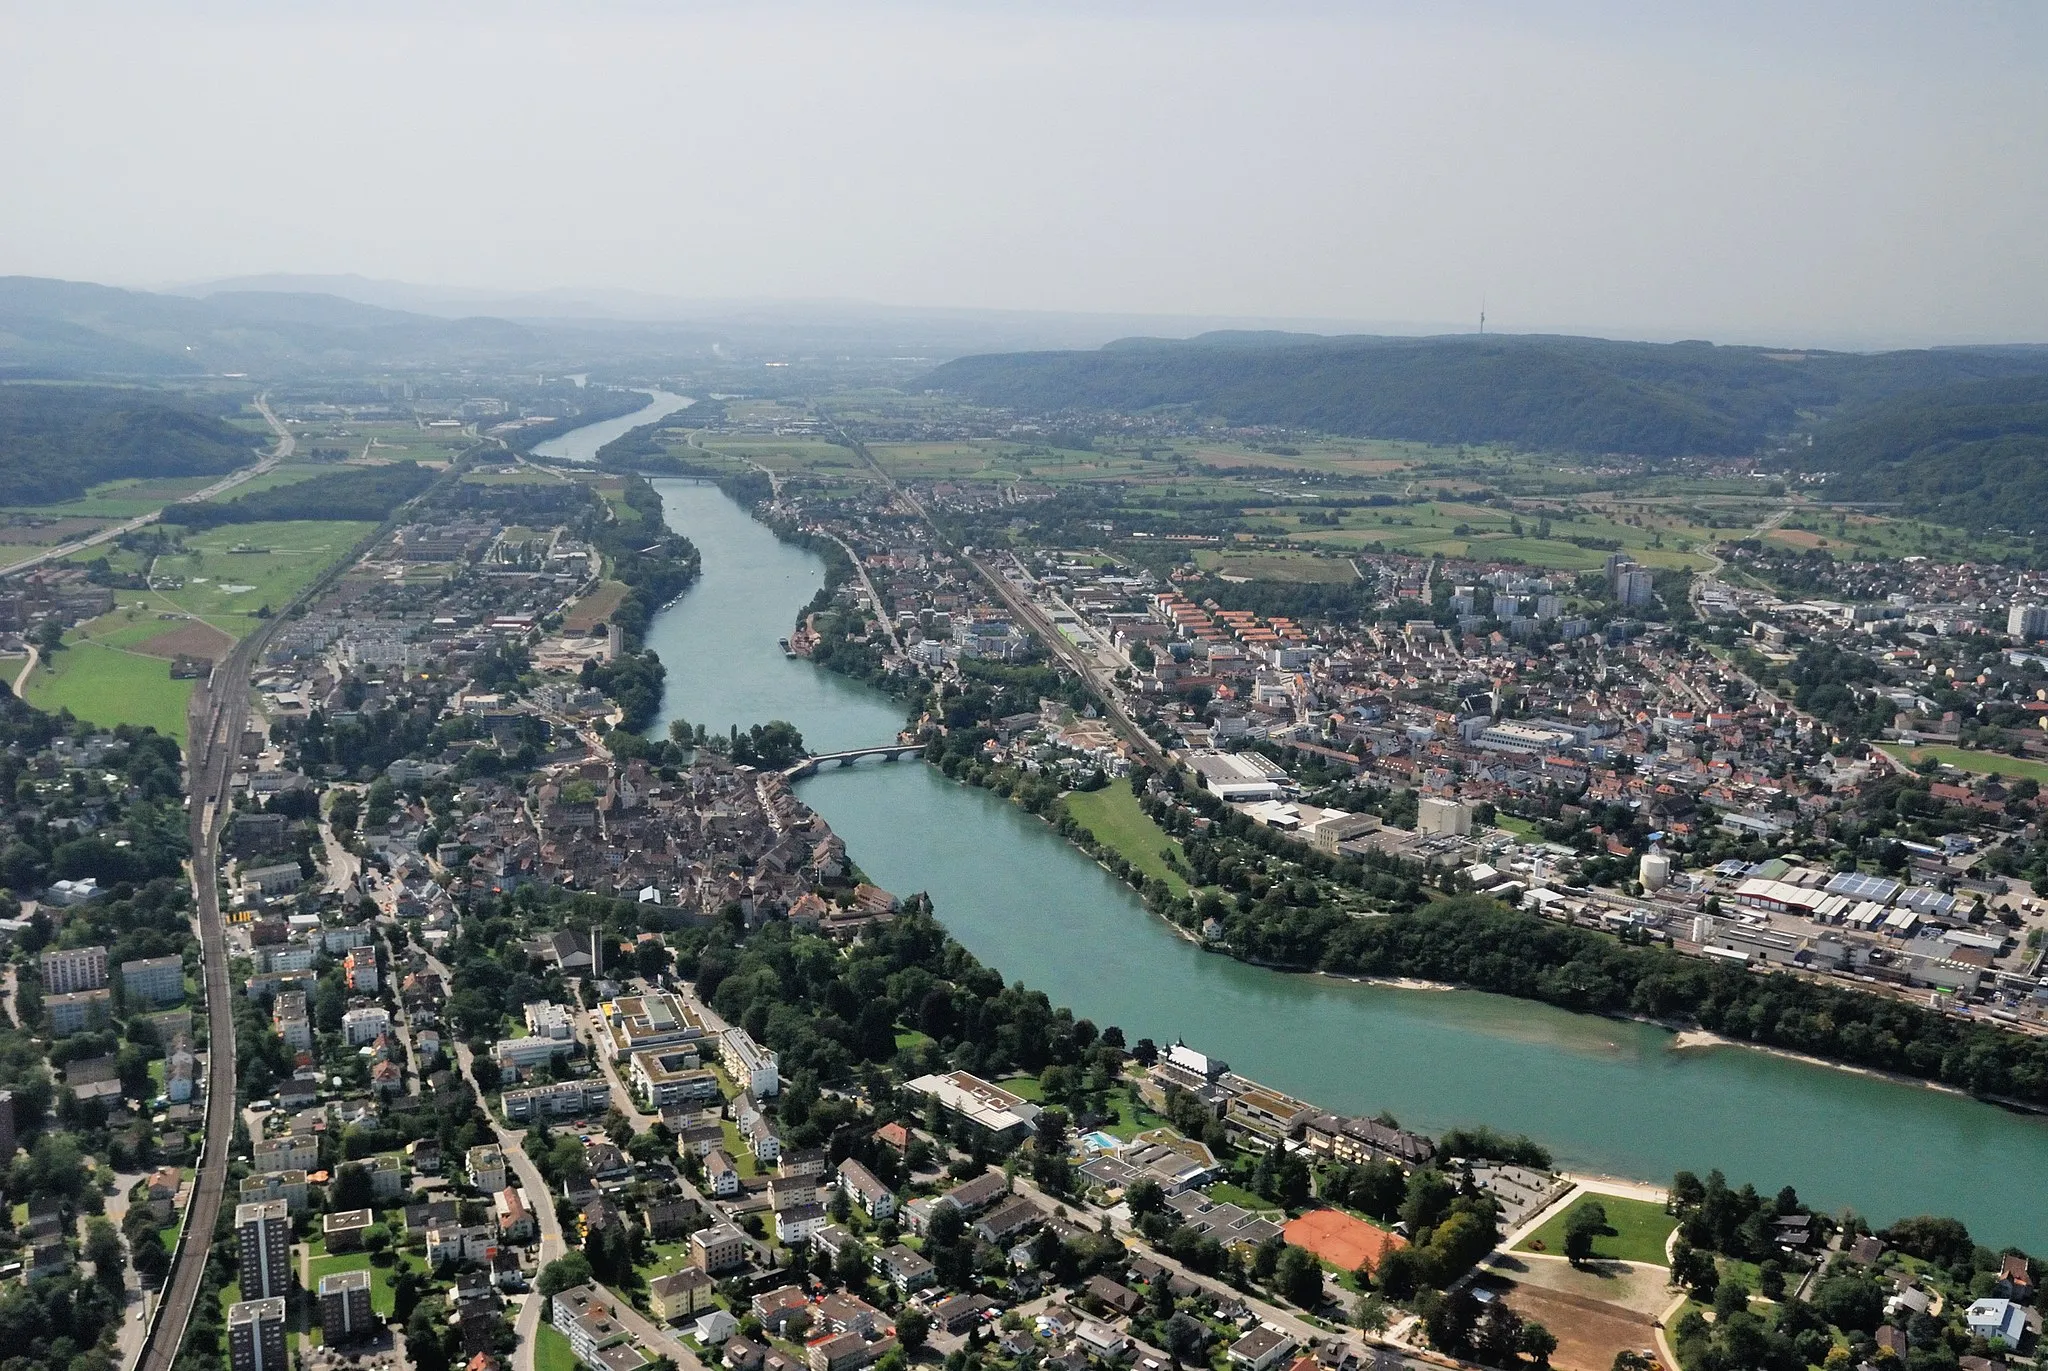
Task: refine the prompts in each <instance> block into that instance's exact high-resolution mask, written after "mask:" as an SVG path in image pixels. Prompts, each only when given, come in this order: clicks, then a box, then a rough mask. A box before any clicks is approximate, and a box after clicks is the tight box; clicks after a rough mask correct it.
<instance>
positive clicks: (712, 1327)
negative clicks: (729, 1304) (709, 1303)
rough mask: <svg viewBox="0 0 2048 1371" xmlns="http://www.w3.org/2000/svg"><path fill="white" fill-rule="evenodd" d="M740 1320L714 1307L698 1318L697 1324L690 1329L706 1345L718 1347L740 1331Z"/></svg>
mask: <svg viewBox="0 0 2048 1371" xmlns="http://www.w3.org/2000/svg"><path fill="white" fill-rule="evenodd" d="M739 1327H740V1321H739V1320H738V1319H736V1318H734V1317H733V1316H732V1315H730V1314H728V1313H726V1312H725V1311H724V1310H723V1309H713V1310H712V1311H711V1312H710V1313H708V1314H706V1315H704V1316H703V1317H702V1318H700V1319H698V1320H697V1326H696V1327H695V1328H693V1329H691V1330H690V1331H691V1332H693V1333H695V1334H696V1335H697V1341H698V1342H701V1343H703V1344H704V1345H705V1346H706V1347H716V1346H718V1344H720V1343H722V1342H724V1341H725V1340H726V1339H727V1338H729V1337H731V1336H732V1335H733V1334H734V1333H737V1332H738V1331H739Z"/></svg>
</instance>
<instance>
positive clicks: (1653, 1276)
mask: <svg viewBox="0 0 2048 1371" xmlns="http://www.w3.org/2000/svg"><path fill="white" fill-rule="evenodd" d="M1487 1266H1488V1268H1489V1269H1490V1270H1491V1271H1492V1272H1493V1273H1494V1274H1496V1275H1498V1276H1500V1277H1502V1278H1503V1279H1509V1280H1513V1281H1515V1282H1516V1283H1518V1284H1521V1285H1527V1286H1537V1287H1540V1288H1542V1289H1545V1290H1554V1291H1556V1292H1557V1293H1558V1294H1561V1295H1571V1296H1574V1297H1575V1298H1578V1299H1586V1300H1592V1301H1594V1302H1596V1303H1598V1304H1612V1305H1618V1306H1620V1307H1621V1308H1623V1309H1630V1310H1633V1311H1635V1312H1636V1313H1638V1314H1644V1315H1654V1314H1660V1313H1662V1312H1663V1311H1664V1309H1665V1307H1666V1306H1667V1305H1669V1304H1670V1303H1671V1300H1672V1291H1671V1285H1670V1281H1671V1272H1670V1271H1669V1270H1668V1269H1667V1268H1665V1267H1662V1266H1651V1265H1649V1264H1648V1263H1642V1262H1623V1261H1593V1262H1588V1263H1587V1264H1586V1265H1584V1266H1573V1265H1572V1264H1571V1263H1570V1262H1568V1261H1566V1260H1565V1259H1564V1258H1562V1257H1545V1256H1541V1255H1538V1254H1536V1253H1530V1252H1512V1253H1509V1254H1508V1255H1506V1256H1504V1257H1496V1258H1493V1259H1492V1260H1490V1261H1489V1262H1488V1263H1487Z"/></svg>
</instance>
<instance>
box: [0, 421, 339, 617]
mask: <svg viewBox="0 0 2048 1371" xmlns="http://www.w3.org/2000/svg"><path fill="white" fill-rule="evenodd" d="M269 398H270V397H269V396H267V395H259V396H257V397H256V409H257V411H258V412H259V413H260V414H262V415H263V419H264V422H266V423H268V424H269V425H270V427H271V430H272V431H273V432H274V433H276V434H277V443H276V445H275V446H274V447H272V448H271V449H270V452H269V454H268V455H266V456H265V457H263V458H262V459H261V460H260V461H258V462H257V463H256V465H254V466H248V467H243V468H242V469H241V470H240V471H235V472H230V473H229V474H228V475H226V476H223V477H221V478H220V479H219V480H218V481H215V482H214V483H213V484H212V485H210V486H208V487H207V488H206V489H204V490H200V491H194V492H193V493H192V494H190V495H187V496H186V497H185V498H184V499H182V500H179V501H176V502H175V503H177V504H181V505H189V504H195V503H197V502H198V501H200V500H211V499H212V498H213V497H214V496H216V495H222V494H225V493H227V492H228V491H230V490H233V489H234V488H235V487H236V486H238V485H241V484H242V483H243V482H245V481H250V480H254V479H255V478H256V477H258V476H261V475H262V474H263V473H264V472H266V471H270V470H273V469H274V468H275V467H276V466H277V464H278V463H279V462H282V461H283V460H284V459H285V458H287V457H289V456H291V455H292V453H293V451H294V450H296V449H297V447H298V443H299V440H298V439H296V438H294V437H292V435H291V433H290V431H289V430H287V429H286V428H285V426H284V424H283V423H282V422H280V421H279V419H278V417H277V416H276V415H275V414H273V413H271V412H270V404H269ZM165 508H166V509H168V508H170V506H168V505H166V506H165ZM163 517H164V511H163V510H161V509H157V510H151V511H150V512H149V513H147V514H138V515H136V516H135V517H134V518H132V519H126V520H123V521H122V522H120V523H118V524H110V525H108V526H107V527H106V528H103V529H101V530H100V531H99V532H97V533H92V534H88V535H86V536H85V537H83V538H79V539H75V540H73V541H72V542H68V543H59V544H58V545H57V546H56V547H53V548H51V549H49V550H48V551H47V552H38V553H37V554H36V555H35V556H33V557H31V558H29V559H28V560H27V561H23V562H16V563H15V564H14V565H13V566H11V567H7V568H5V569H4V570H0V577H5V576H18V575H20V574H21V573H22V572H24V571H33V570H34V569H35V568H37V567H39V566H45V565H47V564H49V563H51V562H61V561H63V560H64V559H65V558H66V557H69V556H71V555H72V554H73V553H75V552H83V551H85V549H87V548H89V547H98V546H99V545H100V544H101V543H109V542H112V541H113V540H114V539H116V538H119V537H120V536H121V535H122V534H124V533H133V532H135V530H136V529H138V528H147V527H148V526H149V525H151V524H153V523H155V522H156V521H157V520H159V519H161V518H163Z"/></svg>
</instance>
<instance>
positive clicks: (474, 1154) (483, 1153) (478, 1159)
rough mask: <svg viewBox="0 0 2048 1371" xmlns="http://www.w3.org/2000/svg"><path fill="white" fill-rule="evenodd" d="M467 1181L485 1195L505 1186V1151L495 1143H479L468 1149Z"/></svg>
mask: <svg viewBox="0 0 2048 1371" xmlns="http://www.w3.org/2000/svg"><path fill="white" fill-rule="evenodd" d="M469 1183H470V1184H471V1185H473V1186H475V1187H476V1188H477V1189H478V1190H481V1191H483V1192H484V1193H485V1194H486V1195H495V1194H497V1193H498V1192H499V1191H500V1190H503V1189H504V1188H505V1153H504V1152H503V1150H501V1149H500V1148H499V1147H498V1145H497V1144H496V1143H479V1144H477V1145H476V1146H475V1147H472V1148H470V1149H469Z"/></svg>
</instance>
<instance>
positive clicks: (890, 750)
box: [782, 743, 924, 781]
mask: <svg viewBox="0 0 2048 1371" xmlns="http://www.w3.org/2000/svg"><path fill="white" fill-rule="evenodd" d="M923 751H924V744H923V743H884V744H883V745H882V746H880V747H852V748H848V749H846V750H845V751H844V752H819V753H816V754H814V755H812V756H809V757H806V758H804V759H803V760H802V761H800V762H798V763H797V764H796V765H795V766H792V767H790V768H789V769H787V770H786V771H784V772H783V773H782V777H783V779H784V780H788V781H794V780H796V779H797V778H799V777H801V776H811V775H815V774H816V773H817V771H818V768H819V767H821V766H824V765H825V764H826V763H827V762H833V763H837V764H838V765H840V766H852V765H853V764H854V763H855V762H857V761H859V760H860V759H861V758H863V757H880V758H881V759H882V760H883V761H885V762H893V761H895V760H896V759H897V758H898V757H914V756H916V755H917V754H918V753H920V752H923Z"/></svg>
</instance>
